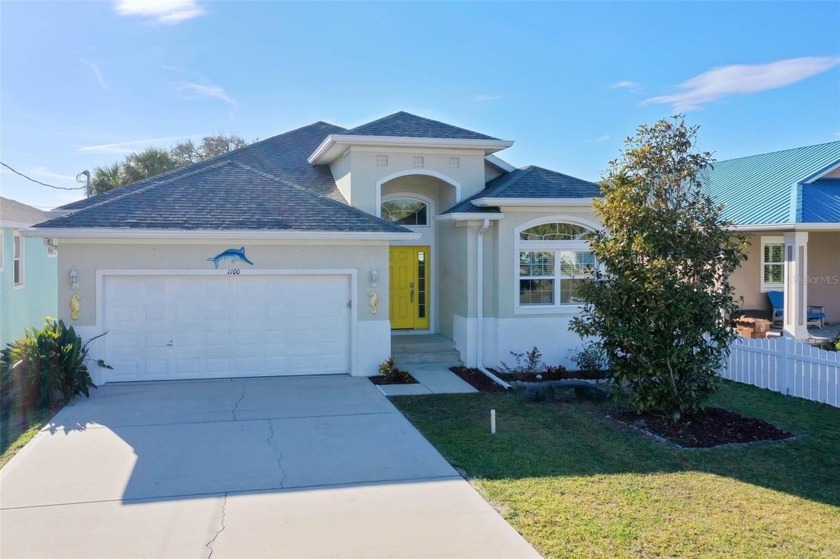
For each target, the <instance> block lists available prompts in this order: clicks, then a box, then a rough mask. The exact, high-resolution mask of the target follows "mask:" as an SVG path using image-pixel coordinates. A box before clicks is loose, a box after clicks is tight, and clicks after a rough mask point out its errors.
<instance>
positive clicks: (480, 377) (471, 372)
mask: <svg viewBox="0 0 840 559" xmlns="http://www.w3.org/2000/svg"><path fill="white" fill-rule="evenodd" d="M449 370H450V371H452V372H453V373H455V374H456V375H458V376H459V377H461V378H462V379H464V380H465V381H466V382H468V383H469V384H470V385H471V386H472V387H473V388H475V389H476V390H478V391H479V392H505V389H504V388H503V387H502V386H501V385H500V384H498V383H497V382H496V381H494V380H492V379H490V378H489V377H488V376H487V375H485V374H484V373H482V372H481V371H479V370H478V369H470V368H469V367H451V368H450V369H449Z"/></svg>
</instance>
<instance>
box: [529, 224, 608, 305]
mask: <svg viewBox="0 0 840 559" xmlns="http://www.w3.org/2000/svg"><path fill="white" fill-rule="evenodd" d="M593 234H594V231H593V230H592V229H591V228H589V227H586V226H583V225H580V224H577V223H570V222H566V221H560V220H557V221H555V220H553V219H545V220H539V221H538V222H536V223H534V222H531V223H528V224H525V225H523V226H521V227H519V228H517V229H516V240H515V247H516V248H515V250H516V286H515V289H516V295H515V297H516V299H515V301H516V307H517V308H518V309H519V310H526V309H533V310H540V309H542V310H547V311H551V310H552V309H553V310H560V309H563V308H569V306H570V305H580V304H582V303H583V301H582V300H581V298H580V296H579V295H578V290H579V289H580V285H581V284H582V283H583V282H586V281H589V280H590V279H591V277H592V273H593V272H594V270H595V265H596V263H595V255H594V254H592V251H591V250H590V247H589V239H590V238H591V236H592V235H593Z"/></svg>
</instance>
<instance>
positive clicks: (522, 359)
mask: <svg viewBox="0 0 840 559" xmlns="http://www.w3.org/2000/svg"><path fill="white" fill-rule="evenodd" d="M510 354H511V355H512V356H513V358H514V359H515V361H516V363H515V364H514V365H513V366H512V367H511V366H510V365H508V364H507V363H505V362H504V361H502V362H501V363H500V364H499V368H500V369H501V370H502V372H503V373H507V374H511V375H514V374H522V373H541V372H543V371H545V369H546V365H545V363H544V362H543V360H542V352H541V351H540V350H539V349H538V348H537V346H534V347H533V349H531V351H526V352H524V353H517V352H515V351H511V352H510Z"/></svg>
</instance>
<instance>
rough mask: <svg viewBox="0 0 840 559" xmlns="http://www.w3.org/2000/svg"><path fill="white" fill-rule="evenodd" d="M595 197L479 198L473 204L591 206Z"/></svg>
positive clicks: (481, 205) (484, 205) (495, 205)
mask: <svg viewBox="0 0 840 559" xmlns="http://www.w3.org/2000/svg"><path fill="white" fill-rule="evenodd" d="M593 200H594V198H478V199H477V200H473V204H474V205H476V206H478V207H480V208H484V207H487V206H494V207H511V206H519V207H538V206H567V207H589V206H591V205H592V201H593Z"/></svg>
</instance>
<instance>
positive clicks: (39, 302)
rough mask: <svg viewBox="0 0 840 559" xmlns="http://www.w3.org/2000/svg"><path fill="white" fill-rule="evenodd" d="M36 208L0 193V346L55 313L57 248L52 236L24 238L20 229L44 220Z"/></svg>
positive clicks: (42, 214)
mask: <svg viewBox="0 0 840 559" xmlns="http://www.w3.org/2000/svg"><path fill="white" fill-rule="evenodd" d="M46 218H47V216H46V214H45V213H44V212H42V211H41V210H39V209H37V208H33V207H32V206H27V205H26V204H21V203H20V202H16V201H15V200H10V199H8V198H2V197H0V347H2V348H5V347H6V344H8V343H9V342H11V341H13V340H16V339H18V338H20V337H21V336H22V335H23V333H24V330H25V329H26V328H33V327H37V328H40V327H41V326H43V325H44V317H46V316H52V317H55V316H56V312H57V310H58V309H57V305H56V298H57V288H56V273H57V260H58V259H57V258H56V255H57V249H56V246H55V244H54V242H53V241H52V239H38V238H24V237H23V236H21V230H22V229H27V228H28V227H30V226H32V225H33V224H35V223H39V222H41V221H44V220H45V219H46Z"/></svg>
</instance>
